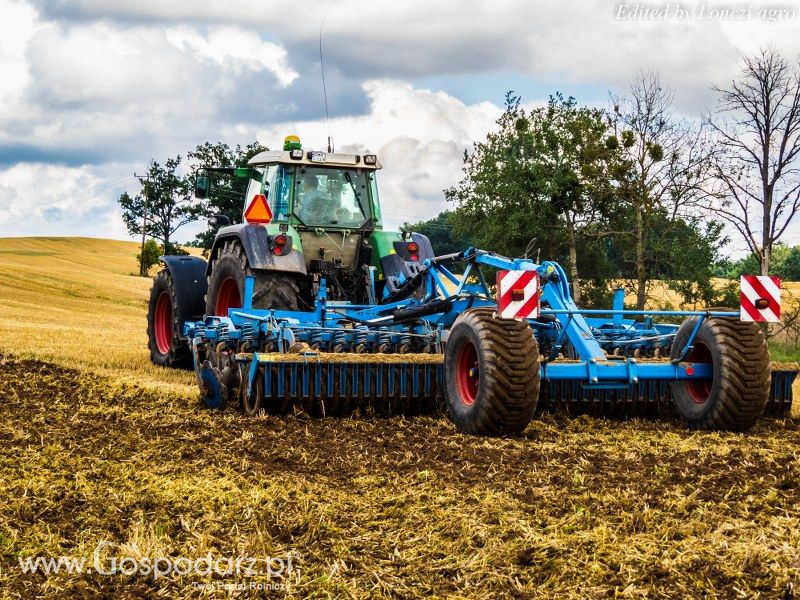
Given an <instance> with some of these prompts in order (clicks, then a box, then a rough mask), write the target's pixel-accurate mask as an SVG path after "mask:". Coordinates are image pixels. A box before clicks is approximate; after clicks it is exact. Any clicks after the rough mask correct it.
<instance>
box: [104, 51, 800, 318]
mask: <svg viewBox="0 0 800 600" xmlns="http://www.w3.org/2000/svg"><path fill="white" fill-rule="evenodd" d="M714 90H715V91H716V93H717V94H718V98H719V103H718V105H717V106H716V107H715V108H714V110H713V111H706V112H705V114H704V115H703V116H702V118H701V119H698V120H696V121H691V120H688V119H686V118H684V117H682V116H680V114H679V113H678V112H677V111H676V110H675V109H674V106H673V93H672V91H671V90H670V88H669V87H668V86H667V85H666V84H665V83H664V82H662V80H661V78H660V77H659V75H658V74H656V73H651V72H642V73H640V74H638V75H637V76H636V78H635V79H634V81H633V83H632V84H631V85H630V87H629V89H628V91H627V92H626V93H625V94H622V95H619V96H614V97H611V99H610V100H611V101H610V103H609V106H608V107H606V108H597V107H590V106H582V105H580V104H579V103H578V102H577V101H576V100H575V99H574V98H572V97H565V96H563V95H562V94H560V93H556V94H554V95H553V96H552V97H550V99H549V101H548V102H547V104H546V105H545V106H541V107H537V108H532V109H525V108H524V107H523V105H522V102H521V98H520V97H519V96H517V95H515V94H513V93H509V94H508V95H507V96H506V102H505V110H504V112H503V113H502V115H501V116H500V117H499V119H498V120H497V129H496V130H495V131H492V132H491V133H489V134H488V135H487V137H486V139H485V140H483V141H480V142H477V143H476V144H475V146H474V148H473V150H472V152H468V151H465V153H464V171H463V172H464V175H463V178H462V179H461V181H460V182H458V183H457V184H455V185H454V186H452V187H450V188H448V189H446V190H445V192H444V193H445V195H446V197H447V199H448V200H449V201H450V202H451V203H452V208H451V210H448V211H445V212H444V213H442V214H440V215H438V216H437V217H436V218H434V219H430V220H428V221H423V222H420V223H414V224H410V225H407V226H408V227H411V228H412V229H414V230H417V231H420V232H421V233H425V234H427V235H428V236H429V237H431V239H432V241H433V243H434V247H435V248H436V250H437V252H440V253H447V252H451V251H456V250H460V249H463V248H464V247H466V246H468V245H475V246H479V247H483V248H486V249H490V250H495V251H498V252H501V253H503V254H507V255H511V256H527V257H530V258H534V259H539V260H557V261H559V262H562V263H563V264H565V265H566V267H567V271H568V273H569V275H570V279H571V281H572V286H573V293H574V296H575V298H576V300H577V301H578V302H580V303H581V304H582V305H584V306H587V307H589V306H605V305H607V304H608V299H609V294H610V286H611V285H612V282H614V281H618V280H620V279H624V280H626V281H628V282H630V283H629V285H630V288H631V291H632V292H634V293H635V295H636V305H637V308H639V309H642V308H644V305H645V303H646V301H647V296H648V290H649V288H650V287H651V282H653V281H654V280H660V281H664V282H666V284H667V285H668V286H669V287H670V288H672V289H673V290H674V291H676V292H677V293H679V294H680V295H681V296H682V297H683V299H684V301H685V302H687V303H690V304H705V305H710V304H715V303H725V304H732V303H735V302H738V300H737V298H736V297H735V296H734V295H733V290H734V288H733V287H730V288H728V289H727V290H722V291H720V290H719V289H717V288H715V286H714V285H713V283H712V278H713V277H715V276H716V277H718V276H731V274H735V273H737V272H740V271H741V269H745V268H746V269H747V272H761V273H763V274H767V273H770V272H775V268H778V267H779V270H780V273H778V274H784V276H786V277H795V274H796V267H795V266H792V265H796V264H797V262H798V253H800V249H797V248H789V247H785V246H783V245H781V243H780V241H781V238H782V236H784V234H785V233H786V231H787V229H788V227H789V225H790V223H791V222H792V220H793V219H794V217H795V216H796V214H797V212H798V210H799V209H800V159H798V154H800V64H799V63H798V62H797V61H796V60H795V61H790V60H788V59H786V58H784V57H783V56H781V55H780V53H778V52H777V51H775V50H771V49H765V50H762V51H761V52H759V53H758V54H756V55H754V56H751V57H744V58H743V59H742V70H741V72H740V73H739V75H738V76H737V78H736V79H734V80H733V81H731V82H730V83H729V84H728V85H727V86H719V87H714ZM262 150H266V147H265V146H263V145H262V144H260V143H258V142H257V141H256V142H253V143H251V144H248V145H247V146H244V147H242V146H236V147H231V146H229V145H228V144H224V143H216V144H211V143H209V142H206V143H204V144H201V145H199V146H197V147H196V148H194V149H193V150H190V151H189V152H187V153H186V160H185V161H184V160H183V158H182V156H180V155H178V156H175V157H171V158H168V159H166V160H165V161H164V162H163V163H160V162H156V161H151V163H150V165H149V167H148V169H147V171H146V173H145V174H144V175H141V176H138V179H139V183H140V191H139V192H138V193H136V194H134V195H131V194H129V193H128V192H125V193H123V194H122V195H121V197H120V198H119V203H120V206H121V208H122V213H123V219H124V221H125V224H126V226H127V228H128V231H129V232H130V233H131V235H134V236H139V235H142V234H144V236H145V237H148V238H151V239H152V240H154V241H151V242H149V243H148V245H147V246H146V247H145V248H144V249H143V252H142V254H141V255H140V259H141V262H142V267H143V273H146V271H147V268H146V267H147V266H148V264H147V263H149V264H153V263H154V262H155V261H157V259H158V255H159V254H160V253H161V252H166V253H176V252H180V251H181V250H180V248H179V247H178V245H177V244H176V243H175V241H174V236H175V233H176V231H177V230H178V229H179V228H180V227H182V226H183V225H186V224H187V223H189V222H192V221H196V220H199V219H202V218H205V217H208V216H210V215H212V214H220V213H221V214H225V215H226V216H228V218H229V219H230V220H231V222H233V223H236V222H240V221H241V217H242V198H243V193H244V185H246V182H245V181H243V180H240V179H237V178H228V177H220V178H219V180H218V181H216V182H215V185H214V187H213V190H214V191H213V193H212V194H210V195H209V197H208V198H206V199H204V200H201V201H198V200H195V199H194V198H193V197H192V194H191V190H192V183H193V182H192V177H193V173H194V172H195V171H196V169H197V168H198V167H201V166H208V165H214V166H221V167H239V166H246V164H247V161H248V160H249V159H250V158H251V157H252V156H254V155H255V154H257V153H258V152H260V151H262ZM212 175H213V174H212ZM725 225H728V228H727V229H726V228H725ZM730 232H733V234H734V236H735V237H736V239H737V240H738V241H739V242H743V243H744V244H746V246H747V248H748V249H749V256H748V257H746V259H742V261H730V260H726V259H724V258H723V257H722V254H721V253H722V249H723V248H724V246H725V244H726V243H727V242H728V241H729V236H728V235H726V234H727V233H730ZM213 238H214V231H213V230H211V229H207V230H206V231H204V232H202V233H201V234H199V235H198V236H197V237H196V238H195V240H193V241H192V242H191V244H192V245H196V246H199V247H203V248H209V247H210V245H211V242H212V241H213ZM726 293H727V296H726V295H725V294H726Z"/></svg>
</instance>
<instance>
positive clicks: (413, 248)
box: [406, 242, 419, 254]
mask: <svg viewBox="0 0 800 600" xmlns="http://www.w3.org/2000/svg"><path fill="white" fill-rule="evenodd" d="M406 249H407V250H408V251H409V252H410V253H411V254H416V253H417V252H419V244H417V242H409V243H408V246H406Z"/></svg>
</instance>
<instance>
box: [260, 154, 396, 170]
mask: <svg viewBox="0 0 800 600" xmlns="http://www.w3.org/2000/svg"><path fill="white" fill-rule="evenodd" d="M365 156H369V155H363V154H344V153H342V152H317V151H312V150H309V151H303V154H302V157H300V158H292V152H290V151H288V150H287V151H281V150H267V151H266V152H259V153H258V154H256V155H255V156H254V157H253V158H251V159H250V161H249V162H248V163H247V164H248V165H250V166H258V165H272V164H282V165H297V164H300V165H313V166H315V167H350V168H358V169H370V170H373V169H380V168H382V167H383V165H381V163H380V161H379V160H377V159H376V160H375V164H370V165H368V164H365V162H364V157H365ZM373 156H374V155H373Z"/></svg>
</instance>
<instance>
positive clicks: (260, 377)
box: [237, 352, 442, 417]
mask: <svg viewBox="0 0 800 600" xmlns="http://www.w3.org/2000/svg"><path fill="white" fill-rule="evenodd" d="M237 360H238V361H241V362H242V364H245V365H248V371H247V377H246V379H245V378H244V377H243V378H242V383H241V390H242V394H243V397H242V404H243V406H244V407H245V410H246V411H247V412H248V413H252V412H254V411H255V410H257V409H258V405H259V403H260V404H261V405H262V406H263V408H264V409H265V410H266V411H267V412H269V413H271V414H286V413H287V412H288V411H289V410H290V409H291V407H292V406H293V405H298V406H302V407H303V408H305V410H306V411H307V412H309V413H310V414H312V415H314V416H321V417H324V416H344V415H347V414H350V413H351V412H353V411H354V410H356V409H359V408H366V407H369V406H371V407H372V408H373V409H374V410H375V411H376V412H378V413H379V414H385V415H389V414H402V415H406V416H414V415H417V414H430V413H433V412H434V411H435V409H436V399H437V397H438V396H439V394H440V385H441V379H440V378H441V375H442V373H441V369H440V365H441V356H440V355H435V354H414V355H412V354H385V355H382V356H375V355H367V354H335V353H334V354H331V353H314V352H301V353H297V354H281V353H269V354H260V355H258V354H256V355H240V356H237Z"/></svg>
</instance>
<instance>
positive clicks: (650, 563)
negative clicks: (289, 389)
mask: <svg viewBox="0 0 800 600" xmlns="http://www.w3.org/2000/svg"><path fill="white" fill-rule="evenodd" d="M134 253H135V245H134V244H128V243H125V242H105V241H97V240H77V241H76V240H44V239H39V240H0V298H2V301H3V308H4V317H5V319H4V326H3V328H1V329H0V349H2V351H13V352H14V353H15V354H16V355H17V356H18V358H10V357H9V356H6V357H5V358H2V359H0V499H1V500H2V501H1V502H0V597H4V598H29V597H45V598H65V597H87V598H95V597H104V598H105V597H121V598H126V597H127V598H139V597H178V598H182V597H196V596H200V595H202V594H203V592H201V591H199V590H198V589H197V588H195V587H193V584H194V583H197V582H198V581H200V582H202V581H205V580H204V579H203V578H202V577H200V578H199V579H195V578H192V577H165V578H162V579H159V580H157V581H154V580H153V579H152V578H148V577H142V576H131V577H127V576H122V575H118V576H113V577H104V576H100V575H98V574H96V573H95V574H92V573H89V574H82V575H77V576H67V575H63V574H61V575H58V576H50V577H45V576H43V575H41V574H39V575H23V574H22V573H21V571H20V569H19V566H18V559H19V557H30V556H35V555H47V556H61V555H69V556H86V555H89V556H90V555H91V553H92V552H93V550H94V548H95V546H96V545H97V544H98V542H100V541H103V540H108V541H112V542H115V543H118V544H120V545H121V546H122V549H123V550H124V552H126V553H128V555H131V556H150V557H153V558H155V557H158V556H172V557H178V556H181V557H188V558H197V557H201V556H205V555H207V554H208V553H209V552H210V553H211V554H212V555H214V556H232V557H236V556H256V557H263V556H278V555H280V554H283V553H285V552H288V551H295V552H297V553H299V559H298V562H297V570H296V572H295V574H294V575H293V577H292V578H290V579H289V580H288V581H286V583H287V588H286V590H285V594H286V595H288V596H290V597H305V596H315V597H335V598H338V597H356V598H368V597H396V598H405V597H413V596H418V597H423V596H438V597H459V598H484V597H486V598H490V597H491V598H494V597H509V598H512V597H517V598H528V597H542V598H552V597H576V598H585V597H661V598H675V597H708V598H736V597H769V598H788V597H792V594H793V592H792V590H793V589H796V588H797V586H800V578H799V577H798V570H800V430H798V428H797V424H798V423H797V422H795V421H791V420H785V421H763V422H761V423H759V424H758V425H757V426H756V428H755V429H754V430H753V431H752V432H750V433H747V434H728V433H710V434H709V433H691V432H687V431H686V430H685V429H684V428H683V427H681V426H680V424H678V423H674V422H649V421H638V420H637V421H626V422H620V421H607V420H601V419H592V418H588V417H579V418H575V419H563V418H561V417H559V416H557V415H556V416H553V415H546V416H543V417H542V418H541V420H537V421H534V422H533V423H532V424H531V426H530V427H529V429H528V431H527V432H526V435H525V436H524V437H522V438H519V439H481V438H475V437H469V436H465V435H461V434H458V433H456V432H455V431H454V428H453V427H452V425H451V424H450V423H449V422H448V421H447V420H446V419H445V418H443V417H440V418H418V419H414V420H410V421H408V420H403V419H399V418H393V419H375V418H372V417H368V416H367V417H357V418H353V419H339V420H335V419H322V420H309V419H307V418H304V417H290V418H287V419H279V418H273V417H261V418H256V419H246V418H244V417H242V416H241V415H240V414H238V413H236V412H234V411H232V410H227V411H225V412H222V413H219V412H216V411H208V410H205V409H203V408H201V407H200V406H199V405H198V403H197V399H196V395H197V394H196V388H195V387H194V385H193V381H192V377H191V375H190V374H188V373H185V372H178V371H168V370H163V369H156V368H155V367H152V366H151V365H149V363H148V362H147V351H146V348H145V333H144V312H145V302H146V297H147V290H148V288H149V281H147V280H143V279H140V278H137V277H131V276H129V275H128V273H130V272H133V271H135V263H134V261H133V260H132V255H133V254H134ZM32 357H36V358H43V359H46V360H48V361H52V362H53V363H56V364H44V363H41V362H38V361H34V360H28V359H29V358H32ZM69 366H75V367H77V368H78V369H79V370H71V369H69V368H65V367H69ZM90 372H95V373H101V374H102V375H103V377H98V376H95V375H92V374H91V373H90ZM226 594H227V595H229V596H230V597H241V596H244V597H248V596H251V595H252V596H256V595H259V594H258V593H257V592H244V593H237V592H224V591H218V592H215V593H214V594H212V593H211V592H206V595H207V596H208V597H211V596H212V595H214V596H225V595H226Z"/></svg>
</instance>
